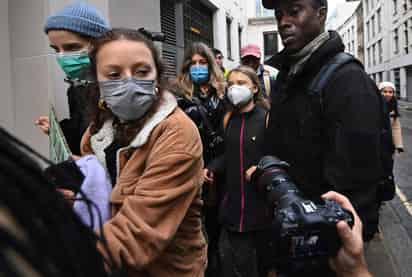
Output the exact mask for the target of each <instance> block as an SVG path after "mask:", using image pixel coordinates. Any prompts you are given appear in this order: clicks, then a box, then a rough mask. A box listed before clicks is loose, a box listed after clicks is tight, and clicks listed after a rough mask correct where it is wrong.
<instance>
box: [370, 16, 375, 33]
mask: <svg viewBox="0 0 412 277" xmlns="http://www.w3.org/2000/svg"><path fill="white" fill-rule="evenodd" d="M371 25H372V38H373V37H375V16H372V18H371Z"/></svg>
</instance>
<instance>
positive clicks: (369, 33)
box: [366, 21, 371, 40]
mask: <svg viewBox="0 0 412 277" xmlns="http://www.w3.org/2000/svg"><path fill="white" fill-rule="evenodd" d="M366 31H367V33H368V36H367V37H368V40H370V39H371V32H370V25H369V21H368V22H366Z"/></svg>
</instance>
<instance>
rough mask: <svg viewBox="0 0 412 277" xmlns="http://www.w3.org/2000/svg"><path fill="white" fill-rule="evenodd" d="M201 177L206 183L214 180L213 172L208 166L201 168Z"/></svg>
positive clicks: (211, 182)
mask: <svg viewBox="0 0 412 277" xmlns="http://www.w3.org/2000/svg"><path fill="white" fill-rule="evenodd" d="M203 177H204V179H205V183H207V184H213V183H214V182H215V174H214V173H213V171H211V170H209V169H208V168H205V169H203Z"/></svg>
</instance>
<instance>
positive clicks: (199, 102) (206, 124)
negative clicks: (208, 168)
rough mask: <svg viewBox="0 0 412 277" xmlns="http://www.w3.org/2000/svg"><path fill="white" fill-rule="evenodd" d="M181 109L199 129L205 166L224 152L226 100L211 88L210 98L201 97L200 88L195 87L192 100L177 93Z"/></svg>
mask: <svg viewBox="0 0 412 277" xmlns="http://www.w3.org/2000/svg"><path fill="white" fill-rule="evenodd" d="M177 95H178V96H177V101H178V105H179V107H180V108H181V109H182V110H183V111H184V112H185V113H186V114H187V115H188V116H189V117H190V118H191V119H192V120H193V122H194V123H195V124H196V126H197V127H198V129H199V133H200V137H201V139H202V144H203V159H204V162H205V165H207V164H208V163H209V161H210V160H211V159H213V158H215V157H216V156H218V155H220V154H221V153H222V152H223V140H221V141H220V143H218V142H217V141H216V140H220V139H222V137H223V135H222V129H221V126H222V120H223V116H224V114H225V111H226V109H227V104H226V101H225V100H222V99H220V98H219V97H218V96H217V95H216V89H215V88H213V87H210V91H209V94H208V96H201V94H200V92H199V88H198V87H195V90H194V92H193V97H192V99H191V100H189V99H187V98H186V97H184V96H181V95H182V94H181V93H180V92H177ZM205 118H207V119H205Z"/></svg>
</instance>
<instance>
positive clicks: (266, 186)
mask: <svg viewBox="0 0 412 277" xmlns="http://www.w3.org/2000/svg"><path fill="white" fill-rule="evenodd" d="M288 168H289V165H288V164H287V163H286V162H284V161H281V160H279V159H278V158H276V157H273V156H265V157H263V158H262V159H261V160H260V161H259V164H258V165H257V170H256V172H255V174H254V175H253V179H252V181H253V182H254V183H255V184H256V185H257V188H258V190H260V191H264V192H265V193H266V195H267V198H268V200H269V203H270V204H271V205H273V221H272V230H271V231H272V245H273V248H274V249H273V251H274V253H275V256H276V257H275V261H276V263H277V264H278V265H288V266H286V267H290V266H291V265H292V267H293V268H296V266H294V265H295V264H296V265H297V264H304V263H305V261H311V262H313V261H314V260H315V261H316V260H319V259H321V258H322V257H325V258H327V257H331V256H334V255H336V253H337V251H338V250H339V248H340V247H341V240H340V238H339V236H338V234H337V230H336V223H337V222H338V221H341V220H344V221H346V222H347V223H348V224H349V226H351V227H352V226H353V223H354V219H353V215H352V213H351V212H350V211H348V210H346V209H344V208H342V207H341V206H340V205H339V204H338V203H337V202H336V201H334V200H328V199H326V200H320V201H323V203H315V202H313V201H311V200H309V199H305V198H304V197H303V195H302V194H301V192H300V191H299V189H298V188H297V186H296V185H295V184H294V183H293V182H292V180H291V178H290V177H289V176H288V174H287V169H288Z"/></svg>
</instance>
